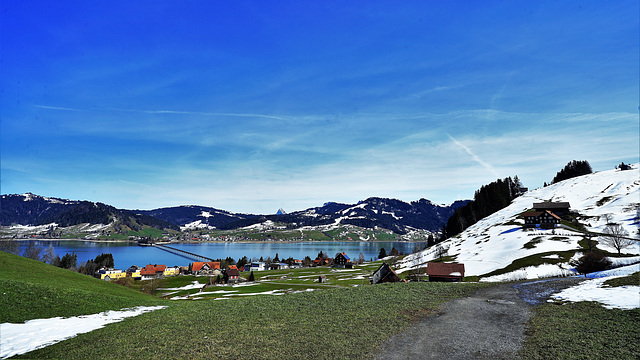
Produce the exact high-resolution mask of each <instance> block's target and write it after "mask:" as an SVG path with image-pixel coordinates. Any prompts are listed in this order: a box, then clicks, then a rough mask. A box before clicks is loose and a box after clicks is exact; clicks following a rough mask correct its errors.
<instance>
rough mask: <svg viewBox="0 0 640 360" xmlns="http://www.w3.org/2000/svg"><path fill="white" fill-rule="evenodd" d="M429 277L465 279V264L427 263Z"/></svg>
mask: <svg viewBox="0 0 640 360" xmlns="http://www.w3.org/2000/svg"><path fill="white" fill-rule="evenodd" d="M427 275H429V276H446V277H458V276H460V277H464V264H455V263H437V262H430V263H427Z"/></svg>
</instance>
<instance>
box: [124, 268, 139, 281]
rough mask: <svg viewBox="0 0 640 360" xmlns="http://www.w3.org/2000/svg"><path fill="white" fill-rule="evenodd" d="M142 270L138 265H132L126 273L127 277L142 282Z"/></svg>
mask: <svg viewBox="0 0 640 360" xmlns="http://www.w3.org/2000/svg"><path fill="white" fill-rule="evenodd" d="M140 270H141V268H140V267H139V266H136V265H131V266H130V267H129V268H128V269H127V270H125V272H126V273H127V277H130V278H133V279H134V280H140V279H141V278H142V275H141V274H140Z"/></svg>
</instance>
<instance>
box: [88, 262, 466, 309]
mask: <svg viewBox="0 0 640 360" xmlns="http://www.w3.org/2000/svg"><path fill="white" fill-rule="evenodd" d="M395 258H396V257H394V256H389V257H386V258H385V259H383V260H382V261H380V260H377V261H374V262H370V263H364V262H360V261H356V262H355V263H354V262H352V261H351V258H350V257H349V256H348V255H347V254H346V253H344V252H340V253H337V254H336V255H335V256H334V257H333V258H328V257H323V256H318V257H317V258H316V259H314V260H313V261H312V263H311V264H310V265H309V266H304V265H303V261H302V260H297V259H294V260H293V261H289V262H288V263H287V262H271V263H267V262H264V261H252V262H250V263H247V264H245V265H244V266H238V265H235V264H228V265H226V266H221V262H220V261H202V262H192V263H190V264H189V265H188V266H174V267H170V266H166V265H160V264H149V265H146V266H144V267H138V266H131V267H130V268H128V269H126V270H118V269H106V268H102V269H99V270H97V271H96V274H95V276H96V277H98V278H100V279H102V280H105V281H117V280H118V279H126V278H131V279H133V280H140V281H147V280H154V279H169V278H173V277H178V276H190V279H195V280H193V282H194V284H195V286H196V287H200V288H199V290H200V292H202V291H203V290H204V289H205V288H207V287H209V286H219V285H230V286H240V285H243V284H244V286H246V285H249V284H251V283H254V282H256V283H257V282H267V281H273V280H277V281H278V284H279V285H283V284H285V283H286V284H290V285H291V286H293V287H294V288H295V287H297V286H301V285H304V284H303V283H301V282H309V281H311V284H314V283H315V284H317V285H326V284H328V283H331V286H338V284H340V283H341V280H353V279H355V278H357V279H359V280H361V281H360V283H364V281H365V280H368V281H367V283H369V284H380V283H388V282H407V281H427V280H428V281H462V280H463V278H464V264H455V263H438V262H429V263H427V264H424V265H425V266H424V268H423V269H422V271H421V273H420V275H419V276H416V274H417V272H412V273H411V274H409V275H407V276H406V277H405V278H403V277H401V276H400V275H399V274H398V273H397V272H396V271H395V270H394V269H393V268H392V265H390V263H391V262H392V261H393V260H394V259H395ZM304 269H307V270H311V272H301V271H304ZM373 269H375V270H373ZM291 270H297V271H298V272H297V273H295V272H292V271H291ZM283 271H288V272H283ZM349 272H354V273H352V275H351V277H341V275H343V274H345V273H349ZM356 272H357V274H356ZM254 273H259V274H260V275H259V276H258V275H255V274H254ZM309 274H313V275H309ZM354 275H355V277H354ZM198 284H201V285H198ZM343 285H345V286H350V285H353V282H345V283H343ZM174 290H176V289H174ZM267 293H268V292H267ZM186 298H191V297H186Z"/></svg>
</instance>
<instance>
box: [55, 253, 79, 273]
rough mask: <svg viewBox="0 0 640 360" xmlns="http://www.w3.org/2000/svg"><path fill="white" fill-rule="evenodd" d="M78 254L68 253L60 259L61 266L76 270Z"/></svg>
mask: <svg viewBox="0 0 640 360" xmlns="http://www.w3.org/2000/svg"><path fill="white" fill-rule="evenodd" d="M77 262H78V255H77V254H76V253H75V252H73V253H71V254H69V253H66V254H64V256H63V257H62V259H61V260H60V265H59V267H61V268H63V269H69V270H74V269H75V268H76V267H77Z"/></svg>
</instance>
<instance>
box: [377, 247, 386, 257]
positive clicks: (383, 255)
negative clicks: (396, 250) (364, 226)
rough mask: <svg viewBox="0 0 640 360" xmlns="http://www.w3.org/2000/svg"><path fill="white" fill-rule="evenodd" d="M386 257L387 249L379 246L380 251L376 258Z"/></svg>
mask: <svg viewBox="0 0 640 360" xmlns="http://www.w3.org/2000/svg"><path fill="white" fill-rule="evenodd" d="M386 257H387V251H386V250H385V249H384V248H380V253H379V254H378V259H383V258H386Z"/></svg>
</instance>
